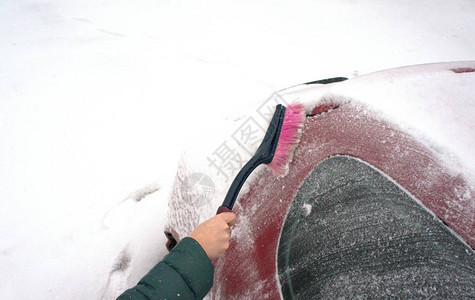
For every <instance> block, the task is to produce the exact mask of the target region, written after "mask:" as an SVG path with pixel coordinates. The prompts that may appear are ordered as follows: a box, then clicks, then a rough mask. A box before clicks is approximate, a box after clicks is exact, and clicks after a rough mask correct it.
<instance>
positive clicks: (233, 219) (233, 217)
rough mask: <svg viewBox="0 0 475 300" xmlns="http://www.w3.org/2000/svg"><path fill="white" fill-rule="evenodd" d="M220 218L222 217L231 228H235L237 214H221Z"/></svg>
mask: <svg viewBox="0 0 475 300" xmlns="http://www.w3.org/2000/svg"><path fill="white" fill-rule="evenodd" d="M219 216H221V218H222V219H223V220H224V221H225V222H226V223H228V225H229V226H233V225H234V223H236V214H235V213H233V212H225V213H220V214H219Z"/></svg>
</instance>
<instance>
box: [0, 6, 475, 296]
mask: <svg viewBox="0 0 475 300" xmlns="http://www.w3.org/2000/svg"><path fill="white" fill-rule="evenodd" d="M474 14H475V3H474V2H473V1H470V0H467V1H459V0H458V1H433V0H431V1H369V0H368V1H356V0H347V1H282V2H271V1H259V2H258V1H200V2H190V1H158V0H156V1H150V0H136V1H125V0H119V1H117V0H114V1H112V0H110V1H61V2H59V1H26V0H24V1H20V0H4V1H2V2H1V3H0V25H1V26H0V37H1V39H0V60H1V67H0V145H1V148H0V149H1V150H0V180H1V181H0V197H1V198H0V199H1V205H2V206H1V209H0V224H1V227H0V228H1V229H0V230H1V236H2V240H1V242H0V268H1V270H2V280H1V288H0V298H1V299H32V298H42V299H55V298H56V299H100V298H101V297H103V298H106V299H110V298H113V297H115V296H116V295H117V294H118V293H120V292H121V291H122V290H123V289H125V288H126V287H129V286H131V285H133V284H134V283H135V282H136V281H137V280H138V279H139V278H140V277H141V276H142V275H143V274H145V272H146V271H147V270H148V269H149V268H151V267H152V266H153V265H154V264H155V263H156V262H157V261H158V260H159V259H160V257H162V256H163V255H164V254H165V253H166V250H165V248H164V244H165V238H164V236H163V233H162V231H163V224H164V222H165V216H166V210H167V201H168V195H169V193H170V189H171V185H172V183H173V179H174V176H175V172H176V167H177V162H178V160H179V158H180V155H181V152H182V150H183V149H191V148H192V147H193V145H190V144H189V143H188V141H189V140H191V139H192V137H196V136H207V134H208V132H207V131H205V130H204V128H210V126H211V125H212V124H216V125H215V127H219V126H221V124H222V123H223V119H224V118H226V117H229V118H231V119H233V118H236V117H239V116H242V115H244V114H246V113H247V112H248V111H249V110H252V109H253V108H252V107H254V106H256V105H258V103H260V102H262V101H263V100H265V99H267V98H268V97H269V95H270V94H271V93H272V92H274V91H276V90H280V89H283V88H285V87H288V86H291V85H294V84H299V83H302V82H307V81H313V80H317V79H322V78H328V77H333V76H346V77H354V76H356V75H359V74H366V73H369V72H373V71H378V70H382V69H389V68H394V67H399V66H404V65H413V64H422V63H431V62H439V61H463V60H473V59H475V57H474V53H475V34H474V33H475V23H474V22H473V16H474ZM195 147H196V146H195ZM140 199H141V200H140ZM138 200H140V201H138ZM120 270H122V271H121V272H118V271H120ZM124 270H125V271H124Z"/></svg>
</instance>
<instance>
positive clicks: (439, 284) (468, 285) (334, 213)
mask: <svg viewBox="0 0 475 300" xmlns="http://www.w3.org/2000/svg"><path fill="white" fill-rule="evenodd" d="M415 180H416V179H415ZM474 257H475V255H474V252H473V250H472V249H471V248H470V247H468V246H467V245H466V244H464V243H462V242H461V241H460V240H459V239H457V237H455V236H454V235H453V234H452V233H451V232H450V231H449V230H448V229H447V228H446V226H445V225H444V224H442V223H441V222H440V221H439V220H437V219H435V217H434V216H433V215H431V214H430V213H429V212H428V211H426V210H425V208H423V207H422V206H420V205H419V203H418V202H416V200H414V199H412V198H411V197H410V196H409V195H408V194H406V193H405V191H404V190H402V189H401V188H399V187H398V186H397V185H396V184H394V183H393V182H392V181H390V180H389V179H388V178H386V177H385V176H384V175H382V174H381V173H379V172H378V171H377V170H375V169H374V168H372V167H371V166H368V165H367V164H365V163H363V162H361V161H359V160H356V159H353V158H350V157H344V156H337V157H333V158H329V159H327V160H325V161H323V162H322V163H321V164H319V165H318V166H317V167H316V168H315V169H314V170H313V171H312V172H311V173H310V175H309V176H308V177H307V178H306V179H305V181H304V183H303V184H302V186H301V187H300V189H299V190H298V192H297V195H296V197H295V199H294V201H293V202H292V205H291V208H290V210H289V213H288V215H287V218H286V220H285V223H284V227H283V230H282V234H281V238H280V242H279V249H278V272H279V280H280V283H281V287H282V294H283V296H284V298H285V299H294V298H295V299H315V298H318V299H321V298H328V299H336V298H341V297H343V298H355V297H361V298H370V299H373V298H385V297H403V298H413V297H432V296H437V297H442V298H447V297H448V298H454V297H462V298H464V296H466V297H470V296H474V295H475V259H474Z"/></svg>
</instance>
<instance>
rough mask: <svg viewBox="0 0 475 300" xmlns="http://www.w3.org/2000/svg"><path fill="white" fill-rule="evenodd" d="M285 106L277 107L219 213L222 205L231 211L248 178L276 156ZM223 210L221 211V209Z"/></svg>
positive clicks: (279, 105)
mask: <svg viewBox="0 0 475 300" xmlns="http://www.w3.org/2000/svg"><path fill="white" fill-rule="evenodd" d="M284 116H285V107H284V106H283V105H281V104H278V105H277V106H276V108H275V112H274V116H273V117H272V120H271V122H270V124H269V128H268V129H267V132H266V134H265V136H264V139H263V140H262V143H261V145H260V146H259V148H257V151H256V153H255V154H254V156H253V157H252V158H251V159H250V160H249V161H248V162H247V163H246V164H245V165H244V167H243V168H242V169H241V170H240V171H239V173H238V174H237V175H236V178H234V180H233V182H232V183H231V187H230V188H229V190H228V193H227V194H226V197H225V198H224V201H223V205H222V206H221V207H220V208H219V209H218V213H221V212H223V209H224V208H222V207H226V208H227V209H229V211H231V210H232V209H233V206H234V202H236V198H237V196H238V194H239V191H240V190H241V188H242V186H243V184H244V182H245V181H246V179H247V178H248V177H249V175H251V173H252V171H254V170H255V169H256V168H257V167H258V166H259V165H260V164H269V163H271V162H272V159H273V158H274V153H275V148H276V147H277V143H278V142H279V136H280V130H281V129H282V124H283V122H284ZM220 210H221V211H220Z"/></svg>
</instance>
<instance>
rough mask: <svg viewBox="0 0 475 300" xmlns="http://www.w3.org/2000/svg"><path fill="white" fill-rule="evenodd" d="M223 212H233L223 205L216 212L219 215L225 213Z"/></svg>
mask: <svg viewBox="0 0 475 300" xmlns="http://www.w3.org/2000/svg"><path fill="white" fill-rule="evenodd" d="M223 212H233V211H232V210H230V209H229V208H228V207H226V206H222V205H221V206H220V207H219V208H218V211H217V212H216V214H217V215H219V214H220V213H223Z"/></svg>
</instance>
